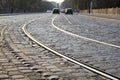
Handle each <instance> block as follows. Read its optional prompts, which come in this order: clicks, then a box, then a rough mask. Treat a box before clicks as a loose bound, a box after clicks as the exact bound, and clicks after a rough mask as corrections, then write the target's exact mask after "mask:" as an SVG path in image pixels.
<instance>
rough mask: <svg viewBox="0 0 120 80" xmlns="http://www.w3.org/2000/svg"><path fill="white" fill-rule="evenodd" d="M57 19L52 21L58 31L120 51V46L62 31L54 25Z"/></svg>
mask: <svg viewBox="0 0 120 80" xmlns="http://www.w3.org/2000/svg"><path fill="white" fill-rule="evenodd" d="M55 18H56V16H55V17H54V18H53V19H52V26H53V27H54V28H56V29H57V30H59V31H61V32H63V33H66V34H69V35H72V36H75V37H78V38H81V39H85V40H88V41H92V42H96V43H99V44H104V45H107V46H111V47H115V48H119V49H120V46H118V45H114V44H110V43H106V42H102V41H99V40H95V39H92V38H88V37H84V36H80V35H77V34H74V33H71V32H69V31H66V30H63V29H60V28H59V27H57V26H56V25H55V24H54V20H55Z"/></svg>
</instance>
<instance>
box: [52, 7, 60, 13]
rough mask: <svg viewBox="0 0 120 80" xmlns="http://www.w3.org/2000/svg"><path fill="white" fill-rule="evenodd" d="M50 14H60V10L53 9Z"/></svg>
mask: <svg viewBox="0 0 120 80" xmlns="http://www.w3.org/2000/svg"><path fill="white" fill-rule="evenodd" d="M52 13H53V14H60V9H59V8H54V9H53V11H52Z"/></svg>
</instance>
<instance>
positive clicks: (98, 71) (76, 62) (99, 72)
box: [22, 19, 120, 80]
mask: <svg viewBox="0 0 120 80" xmlns="http://www.w3.org/2000/svg"><path fill="white" fill-rule="evenodd" d="M36 20H39V19H35V20H32V21H30V22H28V23H26V24H24V25H23V27H22V30H23V32H24V33H25V35H27V36H28V37H29V38H30V39H31V40H33V41H34V42H36V43H37V44H38V45H40V46H42V47H44V48H45V49H47V50H49V51H50V52H52V53H54V54H56V55H58V56H60V57H63V58H65V59H66V60H68V61H71V62H73V63H75V64H77V65H80V66H82V67H84V68H86V69H88V70H90V71H92V72H94V73H96V74H99V75H101V76H104V77H106V78H108V79H111V80H120V78H118V77H116V76H113V75H111V74H109V73H106V72H103V71H101V70H99V69H96V68H94V67H92V66H90V65H88V64H86V63H84V62H80V61H77V60H74V59H72V58H70V57H67V56H65V55H63V54H61V53H59V52H57V51H55V50H53V49H51V48H49V47H48V46H46V45H44V44H43V43H42V42H40V41H38V40H36V39H35V38H34V37H33V36H32V35H31V34H30V33H29V32H28V31H27V27H28V25H29V24H30V23H32V22H33V21H36Z"/></svg>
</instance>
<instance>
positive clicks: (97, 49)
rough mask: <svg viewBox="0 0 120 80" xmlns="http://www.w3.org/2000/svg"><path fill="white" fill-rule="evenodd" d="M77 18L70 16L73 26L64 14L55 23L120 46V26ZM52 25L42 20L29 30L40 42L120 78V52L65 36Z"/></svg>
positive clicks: (69, 29) (119, 50)
mask: <svg viewBox="0 0 120 80" xmlns="http://www.w3.org/2000/svg"><path fill="white" fill-rule="evenodd" d="M73 16H74V17H75V18H74V17H72V16H70V15H67V17H68V20H69V21H71V23H72V24H69V22H68V21H67V20H66V19H65V18H64V17H63V16H62V15H58V17H57V19H55V22H54V23H55V25H57V26H58V27H60V28H62V29H64V30H67V31H70V32H72V33H76V34H78V35H82V36H85V37H89V38H94V39H97V40H100V41H105V42H110V43H114V44H117V45H119V43H118V42H119V27H120V24H119V23H114V22H109V21H101V20H96V19H90V18H86V17H81V16H76V15H73ZM94 22H95V23H94ZM38 23H39V24H38ZM44 23H48V24H44ZM49 24H51V19H50V20H49V21H47V20H46V21H43V20H38V21H36V22H33V23H31V24H30V25H29V26H28V30H29V32H31V34H32V35H33V36H35V38H36V39H38V40H40V41H42V42H43V43H45V44H46V45H48V46H50V47H51V48H54V49H56V50H58V51H60V52H62V53H65V54H66V55H68V56H71V57H74V58H76V59H77V60H82V61H84V62H86V63H88V64H90V65H93V66H95V67H98V68H100V69H102V70H105V71H106V72H108V73H111V74H113V75H115V76H118V77H119V76H120V74H119V73H120V57H119V56H120V54H119V52H120V49H118V48H114V47H110V46H107V45H103V44H98V43H95V42H91V41H87V40H83V39H80V38H77V37H73V36H70V35H68V34H64V33H62V32H60V31H58V30H56V29H55V28H53V27H52V25H49ZM108 27H109V28H108ZM114 33H115V34H114Z"/></svg>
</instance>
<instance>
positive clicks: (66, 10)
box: [65, 8, 73, 15]
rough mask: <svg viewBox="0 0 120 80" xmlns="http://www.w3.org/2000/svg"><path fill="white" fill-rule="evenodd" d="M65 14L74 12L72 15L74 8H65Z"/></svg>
mask: <svg viewBox="0 0 120 80" xmlns="http://www.w3.org/2000/svg"><path fill="white" fill-rule="evenodd" d="M65 14H72V15H73V10H72V8H67V9H65Z"/></svg>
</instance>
